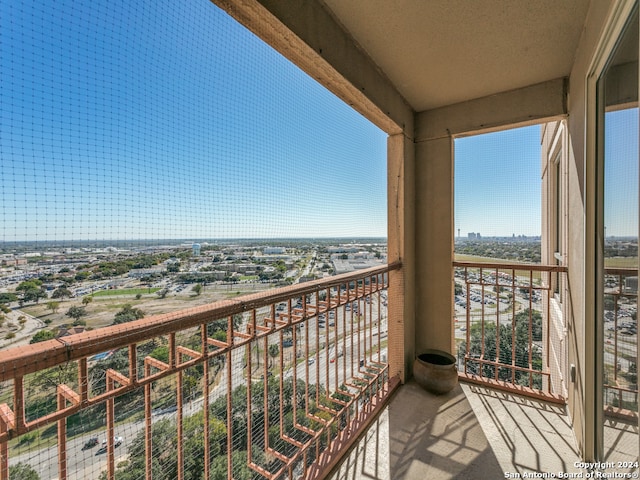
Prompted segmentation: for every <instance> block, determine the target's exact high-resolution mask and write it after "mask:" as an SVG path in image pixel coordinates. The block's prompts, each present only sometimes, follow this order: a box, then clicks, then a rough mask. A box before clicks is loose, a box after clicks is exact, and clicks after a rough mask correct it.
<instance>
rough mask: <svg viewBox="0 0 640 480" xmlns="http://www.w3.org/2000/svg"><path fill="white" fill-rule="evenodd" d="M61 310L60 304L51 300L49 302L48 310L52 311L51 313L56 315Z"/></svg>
mask: <svg viewBox="0 0 640 480" xmlns="http://www.w3.org/2000/svg"><path fill="white" fill-rule="evenodd" d="M59 308H60V302H56V301H55V300H51V301H50V302H47V309H49V310H51V313H56V312H57V311H58V309H59Z"/></svg>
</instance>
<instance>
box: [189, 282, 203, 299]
mask: <svg viewBox="0 0 640 480" xmlns="http://www.w3.org/2000/svg"><path fill="white" fill-rule="evenodd" d="M191 291H192V292H195V294H196V296H198V295H200V294H201V293H202V284H201V283H196V284H195V285H194V286H193V287H191Z"/></svg>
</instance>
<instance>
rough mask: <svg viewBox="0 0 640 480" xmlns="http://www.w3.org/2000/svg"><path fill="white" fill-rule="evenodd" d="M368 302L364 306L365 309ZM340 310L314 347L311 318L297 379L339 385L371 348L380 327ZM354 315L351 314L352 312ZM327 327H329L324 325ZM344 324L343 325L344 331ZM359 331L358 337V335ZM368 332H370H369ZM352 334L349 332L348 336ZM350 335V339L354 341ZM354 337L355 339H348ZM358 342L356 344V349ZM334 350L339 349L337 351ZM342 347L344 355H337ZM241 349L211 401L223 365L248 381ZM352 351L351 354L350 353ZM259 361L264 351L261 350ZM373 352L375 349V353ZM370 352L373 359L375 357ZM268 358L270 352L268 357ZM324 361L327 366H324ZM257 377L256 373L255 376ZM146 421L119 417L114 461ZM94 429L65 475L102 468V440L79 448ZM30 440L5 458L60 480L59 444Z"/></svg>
mask: <svg viewBox="0 0 640 480" xmlns="http://www.w3.org/2000/svg"><path fill="white" fill-rule="evenodd" d="M376 303H377V302H374V306H375V307H372V312H373V316H372V318H377V308H376V307H377V305H376ZM368 308H369V307H368V306H367V309H368ZM337 310H338V312H337V313H336V318H335V322H336V324H337V326H338V327H337V328H336V327H335V326H330V325H329V323H331V320H327V321H326V324H325V325H326V327H325V328H323V329H318V330H317V331H318V332H319V333H320V338H319V343H320V344H321V345H323V346H321V348H320V349H319V350H317V351H315V348H316V320H315V319H313V320H309V322H310V323H309V326H310V328H309V336H308V344H309V353H310V359H308V360H304V361H300V362H298V363H297V366H296V371H295V373H296V379H297V380H302V381H304V382H305V383H307V384H309V385H313V384H316V385H317V384H319V385H325V384H326V383H327V381H328V383H329V385H330V388H331V389H333V388H335V386H336V385H340V384H342V383H343V382H344V381H345V378H344V373H345V370H346V373H347V375H350V374H351V368H350V367H349V366H347V368H345V366H344V362H345V360H346V359H352V358H353V362H354V366H353V368H354V371H357V363H358V362H359V360H360V359H362V358H364V356H365V352H366V349H369V350H370V349H371V338H373V341H374V343H377V342H378V338H377V335H378V327H377V326H375V327H374V329H373V332H370V331H369V329H366V330H365V329H363V330H362V331H360V332H358V331H357V328H358V323H357V321H356V322H352V321H351V318H352V317H351V315H350V314H349V312H348V311H347V312H346V313H347V318H346V329H345V327H344V326H345V322H344V317H343V315H344V312H345V311H344V308H343V307H341V308H338V309H337ZM367 315H369V311H367ZM354 317H355V314H354ZM327 328H328V329H329V330H328V331H327V330H326V329H327ZM380 329H381V333H382V335H381V337H382V338H381V339H380V340H384V338H386V335H387V332H386V330H387V325H386V319H383V322H382V324H381V326H380ZM345 330H346V331H345ZM336 334H337V336H338V347H337V350H336V347H335V341H336V340H335V339H336ZM358 334H359V337H358ZM305 335H306V328H305V327H303V328H302V329H301V331H300V333H298V335H297V337H298V338H297V341H298V348H297V350H298V354H302V355H304V347H303V345H304V344H305V343H304V342H305ZM370 335H371V337H370ZM352 337H353V338H352ZM279 340H280V334H279V333H276V334H273V335H270V336H269V340H268V343H269V344H271V343H279ZM352 340H353V342H352ZM259 342H260V344H261V348H264V343H263V341H262V340H261V341H259ZM325 343H327V344H328V350H327V349H326V348H325V347H324V344H325ZM352 343H353V345H352ZM358 348H359V350H358ZM293 350H294V349H293V347H289V348H286V349H285V352H284V355H285V358H287V353H289V352H290V353H289V358H291V357H292V356H293ZM336 352H337V353H338V355H337V356H336ZM340 352H341V353H342V355H339V354H340ZM244 353H245V349H244V348H240V349H237V350H235V351H234V352H233V353H232V361H231V365H230V366H229V365H226V364H225V366H224V367H223V369H222V370H221V372H220V373H219V376H218V379H219V383H218V385H216V386H214V387H213V388H212V389H211V391H210V394H209V400H210V402H214V401H215V400H216V399H218V398H220V397H222V396H224V395H225V394H226V378H227V369H228V368H231V371H232V372H233V376H232V382H233V388H236V387H238V386H239V385H242V384H245V385H246V381H247V379H246V375H245V365H244V363H245V355H244ZM352 353H353V356H352ZM381 356H382V358H386V348H385V349H384V350H383V351H382V352H381ZM261 357H262V358H261V361H262V359H263V356H261ZM375 358H377V355H376V356H375ZM375 358H374V359H375ZM311 359H313V360H311ZM269 360H270V361H271V358H269ZM273 365H274V366H273V367H271V370H272V371H273V370H274V367H275V366H276V365H279V357H276V358H274V359H273ZM327 365H328V367H329V368H328V369H327ZM263 369H264V367H261V368H260V369H258V368H257V367H256V368H255V370H254V372H253V373H254V376H253V378H254V381H256V380H255V378H256V374H257V375H259V373H258V372H259V371H264V370H263ZM290 377H293V368H292V366H291V363H290V362H289V363H288V366H287V364H286V363H285V369H284V378H290ZM258 378H259V377H258ZM202 405H203V399H202V397H200V398H197V399H194V400H192V401H190V402H187V403H186V404H185V405H184V406H183V415H184V416H189V415H192V414H195V413H197V412H199V411H201V410H202ZM175 415H176V414H175V409H174V411H166V410H165V411H164V412H162V413H160V414H155V415H154V416H153V418H154V422H155V421H158V420H160V419H162V418H174V417H175ZM143 427H144V422H143V421H137V422H128V423H120V424H117V425H116V426H115V432H114V433H115V435H116V436H121V437H123V443H122V445H120V446H119V447H117V448H116V449H115V464H116V465H118V463H119V462H121V461H123V460H125V459H126V458H127V447H128V446H129V445H130V444H131V442H132V441H133V439H134V438H135V437H136V435H138V433H139V432H140V431H141V429H142V428H143ZM96 434H97V435H98V437H99V440H100V442H102V440H103V439H104V438H105V432H92V433H89V434H85V435H81V436H77V437H75V438H73V439H70V440H68V441H67V450H66V451H67V472H68V473H67V478H68V479H69V480H83V479H87V478H92V479H93V478H97V477H98V476H99V475H100V472H101V471H103V470H106V461H107V457H106V453H104V451H103V450H100V445H98V446H95V447H93V448H90V449H85V450H83V446H84V445H85V442H86V441H87V440H88V439H89V438H90V437H91V436H95V435H96ZM36 448H37V447H36V446H35V445H34V447H33V448H32V450H31V451H29V452H27V453H24V454H21V455H17V456H11V454H10V458H9V464H10V465H14V464H16V463H18V462H23V463H28V464H29V465H31V466H32V467H33V468H35V469H36V471H37V472H38V474H39V475H40V478H41V479H42V480H58V452H57V446H55V445H54V446H51V447H48V448H40V449H36Z"/></svg>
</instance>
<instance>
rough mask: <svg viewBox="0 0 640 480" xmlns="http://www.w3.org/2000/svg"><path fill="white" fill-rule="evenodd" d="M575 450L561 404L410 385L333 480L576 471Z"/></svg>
mask: <svg viewBox="0 0 640 480" xmlns="http://www.w3.org/2000/svg"><path fill="white" fill-rule="evenodd" d="M577 452H578V450H577V448H576V442H575V436H574V433H573V430H572V429H571V426H570V423H569V417H568V415H567V414H566V412H565V408H564V407H563V406H559V405H555V404H549V403H545V402H542V401H537V400H533V399H529V398H525V397H521V396H518V395H513V394H510V393H505V392H500V391H496V390H493V389H490V388H486V387H480V386H476V385H470V384H464V383H463V384H461V385H459V386H458V387H457V388H456V389H454V390H453V391H452V392H450V393H449V394H446V395H442V396H435V395H431V394H430V393H428V392H426V391H424V390H423V389H422V388H420V387H419V386H418V385H417V384H416V383H413V382H410V383H408V384H406V385H404V386H402V387H400V389H399V391H398V392H397V393H396V394H395V396H394V397H393V398H392V400H391V402H390V403H389V405H388V406H387V407H386V408H385V409H384V410H383V411H382V413H381V414H380V416H379V417H378V418H377V419H376V420H375V421H374V422H373V424H372V425H371V426H370V428H369V429H368V430H367V432H366V433H365V434H364V435H363V437H362V438H361V439H360V441H359V442H358V443H357V444H356V446H355V447H354V448H353V449H352V451H351V452H350V454H349V456H348V457H347V458H346V459H345V460H344V461H343V462H342V464H341V465H340V467H339V468H338V469H337V470H336V471H335V472H334V474H333V476H332V477H331V478H332V480H347V479H348V480H355V479H368V480H371V479H374V480H391V479H393V480H399V479H406V480H413V479H416V480H424V479H425V478H438V479H441V480H443V479H478V478H509V477H507V475H506V474H507V473H511V474H516V473H518V474H520V475H523V474H524V473H525V472H527V473H529V472H541V473H544V472H554V473H557V472H580V470H579V469H577V468H576V467H575V466H574V462H576V461H580V457H579V455H578V453H577ZM391 472H393V473H391ZM511 478H517V475H513V476H512V477H511Z"/></svg>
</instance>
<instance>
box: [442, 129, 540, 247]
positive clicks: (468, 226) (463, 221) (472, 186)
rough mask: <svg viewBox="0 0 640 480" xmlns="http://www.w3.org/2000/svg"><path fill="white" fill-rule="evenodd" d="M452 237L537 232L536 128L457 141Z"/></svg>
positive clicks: (537, 170)
mask: <svg viewBox="0 0 640 480" xmlns="http://www.w3.org/2000/svg"><path fill="white" fill-rule="evenodd" d="M454 149H455V164H454V176H455V185H454V189H455V193H454V196H455V198H454V209H455V219H454V228H455V235H456V237H457V236H458V229H460V236H462V237H466V236H467V234H468V233H470V232H474V233H480V234H481V235H482V236H483V237H493V236H509V237H510V236H512V235H516V236H518V235H526V236H537V235H540V232H541V212H540V204H541V171H540V162H541V160H540V158H541V157H540V126H538V125H535V126H530V127H524V128H517V129H510V130H503V131H500V132H494V133H487V134H482V135H474V136H470V137H463V138H457V139H456V140H455V145H454Z"/></svg>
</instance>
